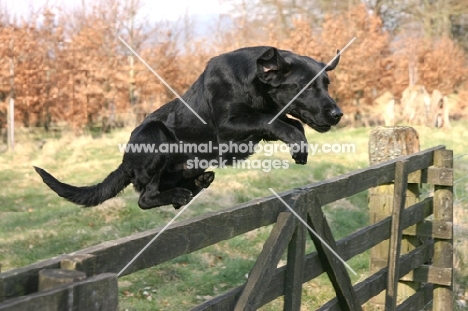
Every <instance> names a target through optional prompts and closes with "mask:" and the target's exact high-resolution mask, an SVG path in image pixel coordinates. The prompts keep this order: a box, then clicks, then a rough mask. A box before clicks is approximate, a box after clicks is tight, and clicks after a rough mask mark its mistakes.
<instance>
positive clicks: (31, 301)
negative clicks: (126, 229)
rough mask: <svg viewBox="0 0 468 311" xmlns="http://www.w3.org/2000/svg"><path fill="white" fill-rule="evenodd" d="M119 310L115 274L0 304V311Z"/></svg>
mask: <svg viewBox="0 0 468 311" xmlns="http://www.w3.org/2000/svg"><path fill="white" fill-rule="evenodd" d="M117 307H118V285H117V276H116V275H115V274H100V275H97V276H94V277H91V278H88V279H86V280H83V281H80V282H75V283H71V284H66V285H62V286H59V287H56V288H54V289H50V290H47V291H43V292H38V293H34V294H31V295H28V296H23V297H17V298H13V299H10V300H8V301H5V302H3V303H0V311H50V310H86V311H116V310H117Z"/></svg>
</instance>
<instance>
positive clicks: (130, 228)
mask: <svg viewBox="0 0 468 311" xmlns="http://www.w3.org/2000/svg"><path fill="white" fill-rule="evenodd" d="M453 126H454V127H453V129H451V130H446V129H433V128H425V127H417V128H416V129H417V131H418V132H419V135H420V141H421V149H426V148H429V147H432V146H435V145H446V146H447V148H448V149H453V150H454V152H455V157H457V156H458V157H457V158H456V159H455V169H456V172H455V180H457V183H456V184H455V203H456V204H455V234H456V240H455V243H456V247H457V252H456V262H455V265H456V269H457V271H456V276H455V277H456V286H455V288H456V289H457V290H459V291H460V292H461V291H462V290H463V292H464V289H466V288H467V286H468V271H467V263H468V262H467V261H468V251H467V249H468V242H466V241H467V240H468V239H467V237H468V212H467V210H468V199H467V196H468V186H467V181H468V177H467V178H466V179H462V178H463V177H466V176H467V175H468V156H462V155H465V154H467V153H468V139H466V129H467V128H468V123H466V122H465V123H461V122H458V123H455V124H454V125H453ZM130 131H131V129H124V130H119V131H117V132H113V133H111V134H108V135H104V136H102V137H100V138H92V137H91V136H82V137H74V136H68V135H64V136H62V137H61V138H51V139H45V140H46V142H45V144H43V145H42V144H41V143H38V142H37V141H35V140H32V139H31V140H26V139H25V140H24V141H20V142H18V143H17V146H16V149H15V151H14V152H6V153H3V154H0V172H1V173H0V263H1V269H2V271H6V270H9V269H13V268H18V267H21V266H24V265H28V264H30V263H33V262H36V261H38V260H41V259H45V258H49V257H52V256H56V255H59V254H63V253H69V252H72V251H75V250H78V249H81V248H84V247H87V246H91V245H95V244H98V243H101V242H103V241H107V240H112V239H116V238H119V237H124V236H127V235H130V234H133V233H136V232H139V231H143V230H147V229H152V228H155V227H158V226H163V225H165V224H166V223H167V222H168V221H169V220H170V219H171V218H172V217H173V216H174V215H175V213H176V212H175V210H174V209H173V208H172V207H162V208H156V209H153V210H149V211H142V210H140V209H139V208H138V206H137V197H138V196H137V194H136V193H135V192H134V191H133V189H132V188H131V187H128V188H127V189H126V190H125V191H124V192H123V193H122V194H121V195H120V196H119V197H118V198H114V199H111V200H108V201H107V202H105V203H104V204H102V205H100V206H98V207H95V208H89V209H82V208H79V207H77V206H75V205H73V204H71V203H68V202H66V201H65V200H63V199H61V198H59V197H58V196H56V195H55V193H53V192H52V191H51V190H50V189H48V188H47V187H46V186H45V185H44V184H43V183H42V181H41V180H40V177H39V176H38V175H37V174H36V173H35V172H34V170H33V168H32V166H33V165H35V166H40V167H43V168H45V169H47V170H48V171H49V172H51V173H52V174H54V175H55V176H56V177H57V178H59V179H60V180H61V181H64V182H67V183H71V184H76V185H89V184H93V183H97V182H100V181H102V179H103V178H104V177H105V176H106V175H107V174H108V173H109V172H110V171H111V170H113V169H115V168H116V167H117V165H118V164H119V163H120V161H121V158H122V154H121V153H120V152H119V149H118V144H119V143H126V141H127V139H128V137H129V134H130ZM370 131H371V129H369V128H343V129H335V130H333V131H331V132H329V133H326V134H318V133H315V132H312V131H309V132H308V133H307V134H308V139H309V142H310V143H317V144H319V145H320V146H323V145H324V144H326V143H328V144H349V143H352V144H354V146H355V152H353V153H349V152H347V153H337V154H335V153H324V152H320V153H317V154H315V155H310V156H309V163H308V164H307V165H306V166H299V165H295V164H294V163H293V161H291V162H290V167H289V168H288V169H276V170H272V171H271V172H263V171H262V170H261V169H250V170H247V169H234V168H228V169H217V170H216V179H215V182H214V183H213V185H212V186H211V187H210V188H209V189H208V190H207V191H205V192H204V193H203V194H202V195H201V196H200V197H199V199H198V200H197V201H196V202H194V203H193V204H192V205H191V206H190V207H189V209H188V210H187V211H186V212H185V213H184V214H182V216H181V217H180V219H179V220H183V219H188V218H191V217H194V216H196V215H200V214H203V213H206V212H208V211H216V210H221V209H225V208H228V207H231V206H232V205H234V204H237V203H240V202H245V201H248V200H251V199H253V198H257V197H263V196H270V195H271V192H270V191H269V190H268V188H273V189H275V191H277V192H281V191H285V190H288V189H291V188H293V187H297V186H301V185H305V184H309V183H313V182H316V181H319V180H323V179H326V178H330V177H334V176H337V175H340V174H343V173H347V172H350V171H352V170H355V169H358V168H363V167H366V166H367V165H368V157H367V142H368V136H369V133H370ZM41 145H42V146H41ZM253 159H280V160H283V159H285V160H288V159H290V156H289V154H287V153H277V154H274V155H272V156H270V157H268V156H266V155H262V154H258V155H255V156H254V158H253ZM324 211H325V213H326V215H327V218H328V219H329V222H330V224H331V226H332V230H333V231H334V234H335V237H336V238H341V237H344V236H346V235H348V234H350V233H351V232H353V231H355V230H357V229H359V228H361V227H364V226H366V225H367V223H368V216H367V193H365V192H363V193H360V194H358V195H355V196H353V197H351V198H348V199H346V200H340V201H338V202H335V203H333V204H330V205H327V206H325V207H324ZM270 229H271V227H265V228H260V229H258V230H255V231H252V232H249V233H247V234H245V235H242V236H239V237H236V238H234V239H231V240H229V241H225V242H222V243H219V244H217V245H214V246H211V247H208V248H205V249H202V250H200V251H197V252H195V253H193V254H190V255H185V256H182V257H179V258H177V259H175V260H173V261H171V262H168V263H165V264H162V265H160V266H158V267H155V268H151V269H147V270H144V271H140V272H137V273H135V274H132V275H130V276H126V277H123V278H121V279H120V280H119V283H120V292H121V295H120V308H121V310H171V311H173V310H186V309H188V308H189V307H191V306H194V305H196V304H198V303H201V302H203V301H204V300H205V299H208V298H210V297H212V296H215V295H218V294H220V293H223V292H224V291H226V290H227V289H229V288H232V287H234V286H236V285H240V284H242V283H243V282H245V280H246V278H245V275H246V274H247V273H248V272H249V270H250V268H251V267H252V265H253V263H254V262H255V258H256V256H257V255H258V253H259V252H260V251H261V249H262V245H263V242H264V241H265V239H266V237H267V236H268V234H269V231H270ZM311 248H312V246H310V245H309V249H311ZM349 264H350V265H351V266H352V267H353V268H354V269H355V270H356V271H357V272H358V274H359V275H358V276H357V277H354V278H353V282H358V281H360V280H363V279H364V278H365V277H366V276H367V275H368V254H367V253H365V254H362V255H360V256H357V257H355V258H353V259H352V260H350V262H349ZM328 284H329V282H328V280H327V278H326V276H321V277H319V278H317V279H315V280H314V281H312V282H309V283H307V284H306V285H305V286H304V303H308V304H309V305H310V309H313V308H314V306H318V305H320V304H322V303H323V302H325V301H327V300H328V299H330V297H332V296H333V292H332V291H330V290H329V287H327V286H328ZM324 289H326V290H324ZM262 310H281V307H280V303H279V301H274V302H272V303H270V304H269V305H267V306H265V307H263V308H262Z"/></svg>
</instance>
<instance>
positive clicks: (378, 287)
mask: <svg viewBox="0 0 468 311" xmlns="http://www.w3.org/2000/svg"><path fill="white" fill-rule="evenodd" d="M432 254H433V244H432V243H428V244H424V245H421V246H418V247H417V248H415V249H414V250H412V251H411V252H409V253H407V254H405V255H402V256H401V258H400V271H399V277H402V276H403V275H405V274H408V273H409V272H410V271H411V270H413V269H415V268H416V267H419V266H421V265H422V264H423V263H424V262H426V261H427V260H429V259H430V258H431V257H432ZM387 272H388V269H387V268H383V269H381V270H379V271H378V272H377V273H375V274H373V275H371V276H370V277H368V278H367V279H366V280H364V281H363V282H361V283H359V284H356V285H355V286H354V290H355V291H356V295H357V297H358V299H359V303H360V304H361V305H362V304H364V303H366V302H367V301H368V300H369V299H370V298H372V297H374V296H376V295H377V294H379V293H380V292H382V291H383V290H385V288H386V281H387ZM325 310H327V311H340V310H341V308H340V305H339V303H338V300H337V299H336V298H334V299H332V300H330V301H329V302H327V303H326V304H324V305H323V306H322V307H321V308H319V309H317V311H325ZM442 310H443V309H442Z"/></svg>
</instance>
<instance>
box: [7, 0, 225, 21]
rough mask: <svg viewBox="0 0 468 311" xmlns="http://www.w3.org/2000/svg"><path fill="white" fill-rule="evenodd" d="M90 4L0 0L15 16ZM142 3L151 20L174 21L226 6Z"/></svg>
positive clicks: (183, 0) (203, 0) (176, 0)
mask: <svg viewBox="0 0 468 311" xmlns="http://www.w3.org/2000/svg"><path fill="white" fill-rule="evenodd" d="M83 1H84V2H85V4H86V5H91V4H92V3H93V0H49V1H47V0H6V1H5V0H3V1H2V0H0V4H1V5H2V6H5V7H6V8H7V9H8V12H12V13H13V14H14V15H16V16H20V15H25V14H27V13H28V12H29V11H30V8H31V7H32V8H33V9H34V10H37V9H39V8H40V7H43V6H44V5H45V4H46V3H48V4H49V5H52V6H53V5H58V6H60V7H68V8H70V7H75V6H81V4H82V2H83ZM140 1H141V3H142V4H143V9H142V11H143V12H144V14H145V15H146V16H148V18H149V19H150V20H152V21H157V20H161V19H164V20H170V21H175V20H177V19H178V18H180V17H182V16H184V15H185V13H186V12H187V13H188V14H189V15H196V16H201V17H203V16H214V15H218V14H223V13H227V11H228V6H227V5H222V4H220V3H219V1H218V0H198V1H194V0H192V1H190V0H140Z"/></svg>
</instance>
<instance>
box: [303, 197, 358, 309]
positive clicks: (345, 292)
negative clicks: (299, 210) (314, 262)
mask: <svg viewBox="0 0 468 311" xmlns="http://www.w3.org/2000/svg"><path fill="white" fill-rule="evenodd" d="M308 201H309V202H308V215H307V223H308V224H309V226H310V227H311V228H312V229H314V231H315V232H316V233H317V234H318V235H319V236H320V237H321V238H322V239H323V240H324V241H325V242H326V243H327V244H328V245H329V246H330V247H331V248H332V249H333V250H335V251H336V249H337V247H336V242H335V238H334V237H333V234H332V232H331V229H330V227H329V226H328V221H327V218H326V217H325V215H324V214H323V212H322V207H321V206H320V203H319V202H318V201H317V199H316V198H315V196H314V195H313V193H311V195H309V200H308ZM309 234H310V237H311V238H312V241H314V244H315V248H316V249H317V252H318V254H319V258H320V261H321V262H322V267H323V268H324V269H325V271H326V272H327V274H328V278H329V279H330V281H331V283H332V285H333V288H334V289H335V292H336V296H337V297H338V301H339V303H340V305H341V308H342V310H349V311H356V310H361V306H360V304H359V303H358V300H357V297H356V293H355V292H354V289H353V285H352V283H351V279H350V277H349V274H348V271H347V270H346V267H345V266H344V264H343V263H342V262H341V261H339V260H338V259H337V258H336V257H335V255H334V254H333V253H332V252H331V251H330V250H329V249H328V247H326V246H325V245H324V244H323V242H322V241H321V240H319V239H318V238H317V237H316V236H315V235H314V234H312V233H311V232H309Z"/></svg>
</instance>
